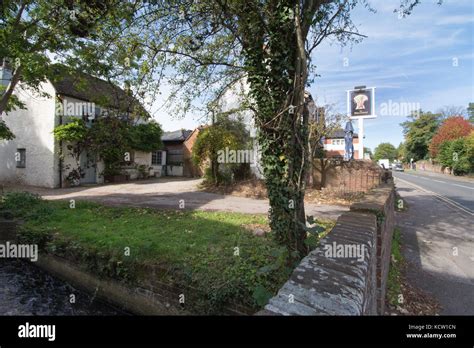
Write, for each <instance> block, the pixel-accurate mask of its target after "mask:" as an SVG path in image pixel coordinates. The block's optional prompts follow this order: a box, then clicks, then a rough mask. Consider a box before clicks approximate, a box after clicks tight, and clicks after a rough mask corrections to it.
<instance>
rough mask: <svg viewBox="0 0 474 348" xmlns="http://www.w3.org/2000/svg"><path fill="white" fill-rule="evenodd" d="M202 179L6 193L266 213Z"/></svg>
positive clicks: (330, 210)
mask: <svg viewBox="0 0 474 348" xmlns="http://www.w3.org/2000/svg"><path fill="white" fill-rule="evenodd" d="M201 181H202V179H188V178H158V179H151V180H141V181H132V182H127V183H122V184H107V185H94V186H83V187H75V188H63V189H46V188H38V187H25V186H11V187H8V188H7V190H26V191H30V192H34V193H38V194H40V195H41V196H43V198H45V199H51V200H56V199H68V200H69V199H77V200H90V201H95V202H99V203H103V204H107V205H114V206H134V207H148V208H158V209H159V208H166V209H179V208H180V203H184V208H185V209H201V210H221V211H231V212H240V213H263V214H265V213H267V212H268V208H269V204H268V201H267V200H266V199H265V200H260V199H252V198H245V197H236V196H230V195H221V194H216V193H209V192H203V191H200V190H199V189H198V185H199V184H200V183H201ZM348 210H349V209H348V207H343V206H336V205H322V204H321V205H317V204H309V203H307V204H306V214H307V215H314V216H315V217H320V218H327V219H336V218H337V217H338V216H339V215H341V214H342V213H343V212H344V211H348Z"/></svg>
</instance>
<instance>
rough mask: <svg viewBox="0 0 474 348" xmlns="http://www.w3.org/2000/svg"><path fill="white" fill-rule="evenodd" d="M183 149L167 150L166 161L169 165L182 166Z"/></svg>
mask: <svg viewBox="0 0 474 348" xmlns="http://www.w3.org/2000/svg"><path fill="white" fill-rule="evenodd" d="M183 158H184V156H183V149H169V150H168V159H167V162H168V163H169V164H174V165H182V164H183V161H184V160H183Z"/></svg>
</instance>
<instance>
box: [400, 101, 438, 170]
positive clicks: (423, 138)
mask: <svg viewBox="0 0 474 348" xmlns="http://www.w3.org/2000/svg"><path fill="white" fill-rule="evenodd" d="M440 119H441V114H433V113H431V112H423V111H422V110H419V111H417V112H413V113H412V115H410V116H409V117H408V121H405V122H403V123H402V124H401V126H402V127H403V133H404V134H405V150H406V156H407V159H408V161H410V159H411V158H413V161H415V162H416V161H418V160H422V159H427V158H428V156H429V144H430V141H431V138H433V136H434V134H435V133H436V131H437V129H438V127H439V124H440Z"/></svg>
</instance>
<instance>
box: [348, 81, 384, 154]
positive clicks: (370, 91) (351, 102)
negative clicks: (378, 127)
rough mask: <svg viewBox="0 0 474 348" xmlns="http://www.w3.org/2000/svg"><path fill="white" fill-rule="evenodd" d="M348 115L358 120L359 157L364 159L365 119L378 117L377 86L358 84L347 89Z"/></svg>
mask: <svg viewBox="0 0 474 348" xmlns="http://www.w3.org/2000/svg"><path fill="white" fill-rule="evenodd" d="M347 116H349V118H350V119H351V120H357V127H358V132H359V148H358V152H359V159H364V119H366V118H376V117H377V115H375V87H369V88H367V87H365V86H357V87H354V89H352V90H349V91H347Z"/></svg>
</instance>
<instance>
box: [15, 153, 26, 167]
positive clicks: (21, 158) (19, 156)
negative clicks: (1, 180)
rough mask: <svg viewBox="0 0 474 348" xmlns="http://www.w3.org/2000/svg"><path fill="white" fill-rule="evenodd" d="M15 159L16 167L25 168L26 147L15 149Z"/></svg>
mask: <svg viewBox="0 0 474 348" xmlns="http://www.w3.org/2000/svg"><path fill="white" fill-rule="evenodd" d="M15 160H16V167H17V168H26V149H17V150H16V154H15Z"/></svg>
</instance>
